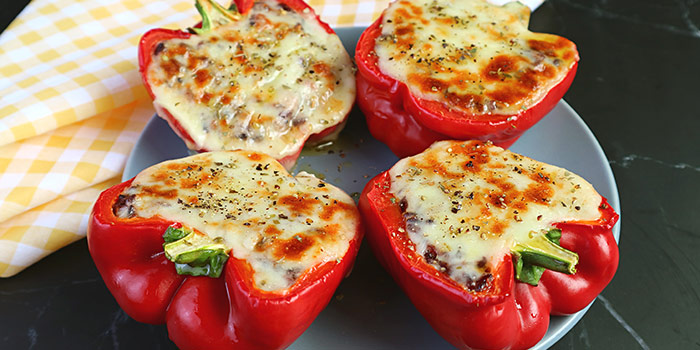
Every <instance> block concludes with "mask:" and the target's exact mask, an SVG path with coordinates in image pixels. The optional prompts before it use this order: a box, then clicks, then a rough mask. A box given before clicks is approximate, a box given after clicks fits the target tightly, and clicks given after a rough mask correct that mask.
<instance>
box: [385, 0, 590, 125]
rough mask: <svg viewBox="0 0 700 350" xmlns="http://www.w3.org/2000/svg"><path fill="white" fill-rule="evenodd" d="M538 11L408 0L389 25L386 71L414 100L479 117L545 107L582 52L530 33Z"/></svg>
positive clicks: (393, 9) (476, 0)
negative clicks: (542, 103) (543, 101)
mask: <svg viewBox="0 0 700 350" xmlns="http://www.w3.org/2000/svg"><path fill="white" fill-rule="evenodd" d="M529 16H530V11H529V9H528V8H527V7H526V6H525V5H522V4H520V3H518V2H511V3H508V4H506V5H505V6H503V7H500V6H495V5H491V4H489V3H488V2H486V1H485V0H465V1H449V0H410V1H408V0H400V1H396V2H394V3H392V4H390V5H389V7H388V8H387V9H386V11H385V12H384V14H383V17H382V31H381V36H380V37H379V38H378V39H377V41H376V45H375V52H376V54H377V56H378V64H379V68H380V70H381V71H382V72H383V73H385V74H387V75H389V76H390V77H392V78H394V79H396V80H398V81H400V82H403V83H406V84H407V85H408V87H409V89H410V91H411V93H412V94H414V95H415V96H418V97H421V98H423V99H426V100H432V101H442V102H444V103H445V105H446V107H447V108H448V109H457V110H460V111H462V112H466V113H470V114H476V115H482V114H487V115H492V114H495V115H499V114H500V115H511V114H517V113H518V112H520V110H523V109H527V108H529V107H530V106H532V105H534V104H536V103H537V102H539V101H540V100H541V99H542V98H544V96H545V95H546V93H547V91H549V89H550V88H551V87H553V86H555V85H556V84H558V83H559V82H561V81H562V80H563V79H564V77H565V76H566V74H567V72H568V71H569V68H571V67H572V66H573V64H574V63H575V62H576V61H577V60H578V53H577V51H576V46H575V45H574V44H573V43H572V42H571V41H569V40H567V39H564V38H562V37H558V36H555V35H551V34H543V33H532V32H530V31H528V29H527V25H528V21H529Z"/></svg>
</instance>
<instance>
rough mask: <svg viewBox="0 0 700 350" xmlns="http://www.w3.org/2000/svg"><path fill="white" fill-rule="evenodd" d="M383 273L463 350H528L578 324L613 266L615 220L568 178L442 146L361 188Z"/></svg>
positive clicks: (463, 145)
mask: <svg viewBox="0 0 700 350" xmlns="http://www.w3.org/2000/svg"><path fill="white" fill-rule="evenodd" d="M360 212H361V213H362V217H363V220H364V221H365V227H366V228H367V238H368V241H369V243H370V245H371V247H372V249H373V251H374V253H375V255H376V257H377V259H378V260H379V261H380V262H381V263H382V265H383V266H384V267H385V268H386V269H387V271H389V272H390V273H391V275H392V276H393V277H394V279H395V280H396V282H397V283H398V284H399V285H400V286H401V287H402V289H403V290H404V292H405V293H406V294H407V295H408V297H409V298H410V299H411V301H412V302H413V304H414V305H415V306H416V308H417V309H418V310H419V311H420V312H421V314H422V315H423V316H424V317H425V318H426V319H427V321H428V322H429V323H430V325H431V326H432V327H433V328H434V329H435V330H436V331H437V332H438V333H439V334H440V335H441V336H442V337H444V338H445V339H446V340H447V341H449V342H450V343H451V344H453V345H454V346H456V347H458V348H461V349H527V348H529V347H531V346H534V345H535V344H536V343H537V342H538V341H539V340H540V339H541V338H542V337H543V336H544V334H545V332H546V330H547V327H548V325H549V318H550V314H552V315H561V314H571V313H574V312H577V311H579V310H581V309H583V308H584V307H586V306H587V305H588V304H589V303H591V302H592V301H593V300H594V299H595V297H596V296H597V295H598V294H599V293H600V292H601V291H602V290H603V288H604V287H605V286H606V285H607V284H608V282H610V280H611V279H612V277H613V275H614V273H615V271H616V269H617V265H618V249H617V244H616V242H615V239H614V237H613V234H612V231H611V229H612V227H613V226H614V224H615V222H616V221H617V219H618V215H617V214H616V213H615V212H614V210H613V209H612V208H611V207H610V205H608V203H607V201H606V199H605V198H603V197H601V196H600V195H599V194H598V193H597V192H596V191H595V190H594V189H593V187H592V186H591V185H590V184H589V183H588V182H586V181H585V180H584V179H582V178H581V177H579V176H577V175H575V174H572V173H570V172H568V171H566V170H564V169H561V168H558V167H555V166H552V165H548V164H544V163H541V162H537V161H534V160H532V159H529V158H527V157H524V156H521V155H518V154H515V153H512V152H509V151H506V150H503V149H502V148H500V147H497V146H494V145H492V144H491V143H489V142H487V143H483V142H481V141H461V142H459V141H441V142H436V143H435V144H433V145H432V146H431V147H430V148H428V149H427V150H425V152H423V153H421V154H418V155H416V156H413V157H409V158H405V159H402V160H400V161H399V162H398V163H397V164H396V165H395V166H394V167H392V168H391V169H390V170H388V171H386V172H384V173H381V174H380V175H378V176H377V177H375V178H374V179H373V180H371V181H370V183H369V184H368V185H367V186H366V187H365V189H364V191H363V193H362V195H361V197H360Z"/></svg>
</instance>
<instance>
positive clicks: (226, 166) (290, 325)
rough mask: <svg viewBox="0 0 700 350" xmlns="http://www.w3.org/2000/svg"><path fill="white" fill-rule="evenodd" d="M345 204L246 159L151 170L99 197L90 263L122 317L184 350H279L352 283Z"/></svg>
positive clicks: (352, 225)
mask: <svg viewBox="0 0 700 350" xmlns="http://www.w3.org/2000/svg"><path fill="white" fill-rule="evenodd" d="M362 234H363V231H362V226H361V224H360V219H359V212H358V211H357V208H356V207H355V204H354V202H353V200H352V199H351V198H350V197H349V196H348V195H346V194H345V193H343V192H342V191H341V190H340V189H338V188H336V187H333V186H332V185H329V184H326V183H324V182H322V181H321V180H319V179H317V178H315V177H314V176H313V175H310V174H307V173H300V174H299V175H297V176H296V177H293V176H291V175H289V174H288V173H287V171H286V170H285V169H284V167H282V165H281V164H279V163H278V162H277V161H275V160H274V159H273V158H271V157H269V156H267V155H264V154H262V153H255V152H247V151H220V152H208V153H201V154H198V155H195V156H191V157H187V158H183V159H180V160H173V161H167V162H164V163H161V164H157V165H154V166H152V167H150V168H148V169H146V170H144V171H143V172H141V173H140V174H139V175H138V176H136V177H135V178H133V179H131V180H129V181H126V182H124V183H122V184H119V185H116V186H114V187H112V188H110V189H108V190H106V191H104V192H103V193H102V194H101V195H100V197H99V198H98V199H97V202H96V203H95V206H94V209H93V211H92V215H91V218H90V222H89V226H88V246H89V249H90V254H91V255H92V258H93V260H94V262H95V265H96V266H97V269H98V270H99V272H100V274H101V275H102V278H103V279H104V281H105V284H106V285H107V288H108V289H109V290H110V292H111V293H112V295H113V296H114V297H115V299H116V300H117V302H118V303H119V305H120V306H121V307H122V309H124V311H125V312H126V313H127V314H128V315H130V316H131V317H132V318H134V319H135V320H137V321H140V322H146V323H154V324H159V323H167V328H168V333H169V336H170V338H171V339H172V340H173V342H174V343H175V344H176V345H177V346H178V347H179V348H180V349H183V350H186V349H234V348H235V349H281V348H284V347H287V346H288V345H289V344H291V343H292V342H293V341H294V340H295V339H296V338H297V337H298V336H299V335H301V333H302V332H304V330H305V329H306V328H307V327H308V326H309V325H310V324H311V322H312V321H313V320H314V318H315V317H316V316H317V315H318V313H319V312H320V311H321V310H322V309H323V308H324V307H325V306H326V305H327V303H328V302H329V300H330V298H331V297H332V295H333V293H334V291H335V289H336V288H337V286H338V284H339V283H340V281H341V279H343V278H344V277H345V276H346V275H347V274H349V272H350V270H351V267H352V264H353V261H354V259H355V256H356V254H357V251H358V248H359V245H360V241H361V239H362Z"/></svg>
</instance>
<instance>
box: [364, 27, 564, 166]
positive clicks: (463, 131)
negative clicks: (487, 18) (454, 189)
mask: <svg viewBox="0 0 700 350" xmlns="http://www.w3.org/2000/svg"><path fill="white" fill-rule="evenodd" d="M382 17H383V16H382ZM382 17H380V18H379V19H377V21H375V22H374V23H372V25H370V26H369V27H368V28H367V29H366V30H365V31H364V32H363V33H362V35H361V36H360V39H359V41H358V43H357V47H356V50H355V62H356V63H357V68H358V70H357V76H356V83H357V104H358V106H360V109H361V110H362V112H363V113H364V115H365V118H366V119H367V126H368V128H369V130H370V132H371V133H372V136H374V137H375V138H376V139H378V140H379V141H382V142H383V143H385V144H386V145H387V146H389V148H390V149H391V150H392V152H394V154H396V155H397V156H398V157H399V158H403V157H406V156H411V155H415V154H418V153H420V152H422V151H423V150H425V149H426V148H428V146H430V145H431V144H432V143H433V142H435V141H439V140H453V139H456V140H482V141H487V140H490V141H492V142H493V143H494V144H495V145H496V146H500V147H503V148H507V147H510V145H512V144H513V143H514V142H515V141H517V139H518V138H519V137H520V136H521V135H522V134H523V133H524V132H525V131H526V130H527V129H529V128H530V127H531V126H533V125H535V123H537V122H538V121H539V120H540V119H542V118H543V117H544V116H545V115H546V114H547V113H549V111H551V110H552V108H554V106H556V104H557V103H558V102H559V100H560V99H561V98H562V97H563V96H564V94H565V93H566V91H567V90H568V89H569V87H570V86H571V83H572V82H573V80H574V76H575V75H576V69H577V67H578V55H577V56H576V61H575V63H574V64H573V65H572V66H571V67H570V68H569V71H568V72H567V74H566V76H565V77H564V79H563V80H562V81H561V82H559V83H558V84H557V85H555V86H554V87H552V89H550V90H549V92H548V93H547V95H545V97H544V98H542V100H540V101H539V102H537V103H536V104H534V105H532V106H531V107H530V108H528V109H526V110H523V111H521V112H519V113H517V114H512V115H488V116H486V117H484V116H480V115H473V114H469V113H466V112H459V111H456V110H450V109H449V108H447V107H446V106H445V105H444V104H443V103H442V102H439V101H430V100H425V99H421V98H419V97H416V96H414V95H413V94H411V92H410V91H409V89H408V86H406V84H404V83H402V82H399V81H397V80H396V79H394V78H391V77H390V76H388V75H386V74H384V73H383V72H382V71H381V70H380V69H379V66H378V57H377V55H376V54H375V53H374V46H375V41H376V39H377V38H378V37H379V36H380V35H381V28H380V24H381V23H382ZM387 130H392V132H386V131H387Z"/></svg>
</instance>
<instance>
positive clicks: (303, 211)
mask: <svg viewBox="0 0 700 350" xmlns="http://www.w3.org/2000/svg"><path fill="white" fill-rule="evenodd" d="M122 196H123V197H121V198H125V197H127V198H129V200H128V202H129V205H130V206H131V207H130V208H128V210H118V209H116V208H115V211H116V212H117V213H118V215H119V214H120V213H126V212H128V213H130V214H131V215H135V216H138V217H145V218H148V217H153V216H159V217H162V218H164V219H166V220H171V221H174V222H179V223H182V224H183V225H185V226H189V227H191V228H194V229H195V230H197V231H199V232H202V233H204V234H205V235H207V236H209V237H210V238H212V239H217V240H218V239H223V243H224V245H225V246H226V247H227V248H228V249H231V254H232V255H233V256H235V257H236V258H238V259H243V260H246V261H247V262H248V263H249V264H250V266H251V267H252V269H253V271H254V280H255V281H254V282H255V284H256V286H257V287H258V288H260V289H262V290H267V291H279V290H283V289H286V288H289V287H290V286H291V285H292V284H293V283H294V282H295V281H296V280H297V278H298V277H299V276H300V275H301V274H303V273H304V271H306V270H308V269H309V268H311V267H312V266H315V265H317V264H321V263H323V262H326V261H333V260H336V259H340V258H342V257H343V256H344V255H345V253H346V252H347V250H348V247H349V241H350V240H352V239H353V238H355V235H356V232H357V229H358V223H359V214H358V212H357V209H356V207H355V204H354V202H353V200H352V199H351V198H350V197H349V196H348V195H346V194H345V193H344V192H343V191H341V190H340V189H338V188H336V187H334V186H332V185H329V184H325V183H324V182H322V181H321V180H319V179H317V178H315V177H314V176H313V175H310V174H307V173H300V174H299V175H297V176H296V177H292V176H291V175H289V174H288V173H287V171H286V170H285V169H284V168H283V167H282V166H281V165H280V164H279V163H278V162H277V161H275V160H274V159H272V158H270V157H268V156H265V155H263V154H260V153H244V152H243V151H231V152H209V153H202V154H199V155H195V156H190V157H187V158H183V159H179V160H173V161H167V162H163V163H160V164H157V165H154V166H152V167H150V168H148V169H146V170H144V171H143V172H141V173H140V174H139V175H138V176H136V178H135V179H134V181H133V183H132V184H131V186H130V187H129V188H127V189H126V190H124V192H123V194H122ZM217 237H220V238H217Z"/></svg>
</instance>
